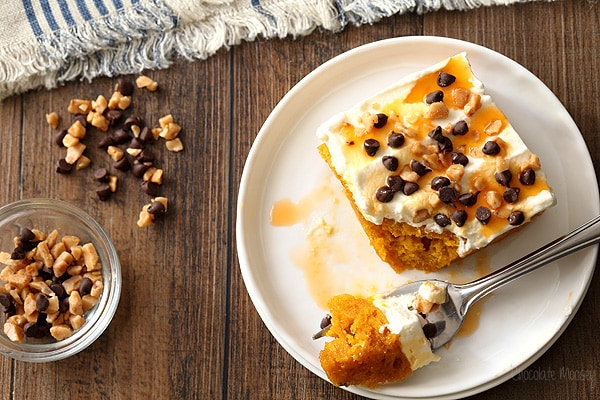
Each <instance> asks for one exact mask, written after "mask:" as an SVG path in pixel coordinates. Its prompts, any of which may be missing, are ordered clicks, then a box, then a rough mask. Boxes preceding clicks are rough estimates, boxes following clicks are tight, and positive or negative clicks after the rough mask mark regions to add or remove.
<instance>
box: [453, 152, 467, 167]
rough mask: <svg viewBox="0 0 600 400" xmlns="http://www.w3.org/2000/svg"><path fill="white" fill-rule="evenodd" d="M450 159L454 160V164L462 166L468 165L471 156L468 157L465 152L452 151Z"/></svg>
mask: <svg viewBox="0 0 600 400" xmlns="http://www.w3.org/2000/svg"><path fill="white" fill-rule="evenodd" d="M450 159H451V160H452V164H460V165H462V166H466V165H467V164H468V163H469V157H467V156H466V155H464V154H463V153H458V152H455V153H452V156H451V157H450Z"/></svg>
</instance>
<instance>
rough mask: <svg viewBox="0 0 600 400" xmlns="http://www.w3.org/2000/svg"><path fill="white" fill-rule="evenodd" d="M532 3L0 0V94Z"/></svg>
mask: <svg viewBox="0 0 600 400" xmlns="http://www.w3.org/2000/svg"><path fill="white" fill-rule="evenodd" d="M525 1H531V0H3V1H2V5H0V100H2V99H4V98H6V97H8V96H11V95H13V94H17V93H22V92H24V91H27V90H30V89H34V88H47V89H50V88H53V87H56V86H57V85H60V84H62V83H64V82H67V81H70V80H74V79H92V78H94V77H96V76H100V75H105V76H116V75H121V74H131V73H139V72H141V71H142V70H144V69H158V68H166V67H168V66H169V64H170V63H171V62H172V61H173V60H174V59H175V58H176V57H184V58H186V59H190V60H193V59H205V58H207V57H209V56H210V55H212V54H214V53H215V52H216V51H217V50H219V49H220V48H223V47H226V48H228V47H230V46H233V45H235V44H238V43H240V42H241V41H242V40H248V41H251V40H254V39H255V38H257V37H258V36H261V37H263V38H273V37H286V36H290V35H291V36H298V35H306V34H309V33H310V32H311V31H313V30H314V29H315V28H316V27H322V28H324V29H328V30H332V31H339V30H341V29H343V28H344V26H346V25H348V24H354V25H361V24H372V23H375V22H377V21H378V20H380V19H381V18H383V17H388V16H391V15H394V14H398V13H404V12H417V13H423V12H427V11H435V10H438V9H440V8H445V9H453V10H466V9H470V8H475V7H479V6H485V5H498V4H502V5H508V4H512V3H517V2H525Z"/></svg>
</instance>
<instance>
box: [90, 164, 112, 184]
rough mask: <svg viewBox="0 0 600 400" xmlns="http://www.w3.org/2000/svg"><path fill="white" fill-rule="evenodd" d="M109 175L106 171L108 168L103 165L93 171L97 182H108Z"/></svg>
mask: <svg viewBox="0 0 600 400" xmlns="http://www.w3.org/2000/svg"><path fill="white" fill-rule="evenodd" d="M109 176H110V174H109V173H108V170H107V169H106V168H104V167H102V168H98V169H97V170H95V171H94V179H96V180H97V181H99V182H108V177H109Z"/></svg>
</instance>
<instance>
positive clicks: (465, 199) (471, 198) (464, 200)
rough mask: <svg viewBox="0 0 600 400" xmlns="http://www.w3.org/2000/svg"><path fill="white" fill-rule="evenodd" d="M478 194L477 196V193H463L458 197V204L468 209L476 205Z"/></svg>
mask: <svg viewBox="0 0 600 400" xmlns="http://www.w3.org/2000/svg"><path fill="white" fill-rule="evenodd" d="M478 194H479V192H477V193H463V194H461V195H460V196H458V201H459V202H460V204H462V205H464V206H467V207H470V206H472V205H475V203H477V195H478Z"/></svg>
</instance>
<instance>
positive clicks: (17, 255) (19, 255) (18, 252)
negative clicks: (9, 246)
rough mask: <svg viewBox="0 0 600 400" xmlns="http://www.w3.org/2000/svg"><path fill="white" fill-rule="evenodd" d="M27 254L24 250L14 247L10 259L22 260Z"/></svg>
mask: <svg viewBox="0 0 600 400" xmlns="http://www.w3.org/2000/svg"><path fill="white" fill-rule="evenodd" d="M26 253H27V252H26V251H25V249H23V248H21V247H15V248H14V249H13V251H12V253H10V259H11V260H22V259H24V258H25V254H26Z"/></svg>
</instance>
